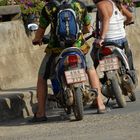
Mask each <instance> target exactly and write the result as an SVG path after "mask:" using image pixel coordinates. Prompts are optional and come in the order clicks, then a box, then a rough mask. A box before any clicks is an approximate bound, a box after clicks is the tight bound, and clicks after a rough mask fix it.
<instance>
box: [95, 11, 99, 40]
mask: <svg viewBox="0 0 140 140" xmlns="http://www.w3.org/2000/svg"><path fill="white" fill-rule="evenodd" d="M99 37H100V28H99V12H98V11H97V12H96V38H97V39H98V38H99Z"/></svg>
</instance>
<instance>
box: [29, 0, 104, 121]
mask: <svg viewBox="0 0 140 140" xmlns="http://www.w3.org/2000/svg"><path fill="white" fill-rule="evenodd" d="M59 1H61V0H59ZM71 6H72V7H73V9H74V11H76V13H77V15H78V16H77V17H78V18H79V19H78V21H81V24H82V25H83V26H80V27H81V30H84V31H85V32H88V29H89V26H90V22H89V19H90V18H89V17H88V16H89V15H88V13H87V10H86V8H85V5H84V4H83V3H82V2H79V1H77V0H72V2H71ZM56 12H57V7H56V5H55V4H54V2H53V0H50V1H49V2H48V3H47V4H46V5H45V6H44V8H43V9H42V12H41V16H40V24H39V29H38V30H37V32H36V35H35V38H34V40H33V44H37V43H38V44H41V41H42V37H43V36H44V33H45V30H46V28H47V27H48V25H49V24H51V31H50V34H51V35H50V40H49V43H48V46H47V48H46V51H45V52H46V55H45V57H44V59H43V61H42V64H41V66H40V69H39V74H38V81H37V99H38V110H37V112H36V113H35V115H34V117H33V118H32V119H31V120H30V121H31V122H41V121H46V120H47V117H46V114H45V104H46V96H47V79H49V76H50V72H51V71H52V69H54V68H52V66H51V65H53V64H52V61H53V59H54V57H53V56H52V54H54V53H58V54H59V53H60V52H61V51H62V50H61V49H60V47H59V45H58V44H59V42H58V41H57V39H56V34H55V30H56V18H57V17H56ZM52 19H53V20H52ZM86 63H87V75H88V77H89V81H90V84H91V87H92V88H96V89H97V90H98V97H97V105H98V110H97V111H98V113H105V105H104V103H103V100H102V94H101V90H100V84H99V78H98V76H97V74H96V71H95V68H94V67H93V61H92V59H91V57H90V53H89V52H88V53H87V54H86ZM51 68H52V69H51Z"/></svg>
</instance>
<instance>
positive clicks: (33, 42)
mask: <svg viewBox="0 0 140 140" xmlns="http://www.w3.org/2000/svg"><path fill="white" fill-rule="evenodd" d="M32 44H33V45H39V46H41V45H42V41H41V40H33V41H32Z"/></svg>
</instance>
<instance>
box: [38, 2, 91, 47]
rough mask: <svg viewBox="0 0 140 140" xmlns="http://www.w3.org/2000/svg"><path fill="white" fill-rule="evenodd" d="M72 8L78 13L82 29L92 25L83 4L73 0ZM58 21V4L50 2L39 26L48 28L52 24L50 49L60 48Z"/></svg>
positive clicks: (44, 9) (44, 10)
mask: <svg viewBox="0 0 140 140" xmlns="http://www.w3.org/2000/svg"><path fill="white" fill-rule="evenodd" d="M59 1H60V0H59ZM71 7H72V8H73V10H74V11H75V12H76V15H77V17H78V21H80V27H81V28H82V25H88V24H90V21H89V20H88V19H89V18H88V16H89V15H88V12H87V9H86V7H85V5H84V4H83V3H82V2H80V1H78V0H72V2H71ZM56 21H57V5H56V3H54V2H53V0H50V2H48V3H47V4H46V5H45V6H44V8H43V9H42V12H41V16H40V24H39V26H40V27H41V28H47V27H48V26H49V24H51V31H50V32H51V37H50V41H49V44H48V47H49V48H52V47H53V48H56V47H59V46H58V45H57V44H59V43H57V39H56V26H57V25H56ZM81 30H82V29H81Z"/></svg>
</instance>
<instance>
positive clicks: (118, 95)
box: [111, 77, 126, 108]
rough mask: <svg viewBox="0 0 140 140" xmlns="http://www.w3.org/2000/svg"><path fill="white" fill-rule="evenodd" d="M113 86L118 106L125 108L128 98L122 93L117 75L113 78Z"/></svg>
mask: <svg viewBox="0 0 140 140" xmlns="http://www.w3.org/2000/svg"><path fill="white" fill-rule="evenodd" d="M111 88H112V90H113V93H114V96H115V99H116V101H117V104H118V106H119V107H120V108H124V107H125V106H126V100H125V97H124V95H123V93H122V89H121V87H120V85H119V83H118V80H117V78H115V77H114V78H112V80H111Z"/></svg>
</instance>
